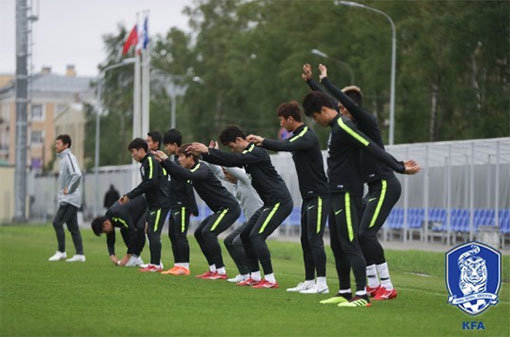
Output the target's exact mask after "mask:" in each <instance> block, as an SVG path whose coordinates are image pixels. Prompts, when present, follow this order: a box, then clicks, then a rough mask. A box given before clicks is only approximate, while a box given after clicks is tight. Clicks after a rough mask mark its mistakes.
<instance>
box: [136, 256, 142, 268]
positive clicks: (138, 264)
mask: <svg viewBox="0 0 510 337" xmlns="http://www.w3.org/2000/svg"><path fill="white" fill-rule="evenodd" d="M136 265H137V266H140V267H142V266H143V265H144V263H143V260H142V258H141V257H140V256H138V257H137V258H136Z"/></svg>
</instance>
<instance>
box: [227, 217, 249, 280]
mask: <svg viewBox="0 0 510 337" xmlns="http://www.w3.org/2000/svg"><path fill="white" fill-rule="evenodd" d="M247 225H248V223H247V222H245V223H244V224H242V225H241V226H239V227H237V228H236V229H235V230H234V231H233V232H232V233H230V234H229V235H228V236H227V237H226V238H225V240H224V241H223V243H224V244H225V247H227V250H228V252H229V254H230V256H231V257H232V260H234V263H235V264H236V266H237V269H238V270H239V274H241V275H246V274H249V273H250V270H249V269H248V264H247V262H246V253H245V252H244V246H243V242H242V241H241V232H242V231H243V230H244V229H245V228H246V226H247Z"/></svg>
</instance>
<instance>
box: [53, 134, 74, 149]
mask: <svg viewBox="0 0 510 337" xmlns="http://www.w3.org/2000/svg"><path fill="white" fill-rule="evenodd" d="M69 148H71V137H69V135H59V136H58V137H57V138H56V140H55V151H57V153H60V152H62V151H64V150H65V149H69Z"/></svg>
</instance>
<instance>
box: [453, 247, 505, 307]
mask: <svg viewBox="0 0 510 337" xmlns="http://www.w3.org/2000/svg"><path fill="white" fill-rule="evenodd" d="M500 285H501V253H500V252H498V251H497V250H496V249H494V248H492V247H490V246H487V245H484V244H482V243H479V242H468V243H465V244H463V245H460V246H458V247H455V248H453V249H451V250H450V251H448V252H447V253H446V287H447V289H448V293H449V295H450V296H449V297H448V303H450V304H451V305H456V306H457V307H459V309H461V310H462V311H464V312H466V313H468V314H470V315H478V314H479V313H481V312H483V311H484V310H486V309H487V308H488V307H489V306H490V305H491V304H492V305H496V304H497V303H498V292H499V287H500Z"/></svg>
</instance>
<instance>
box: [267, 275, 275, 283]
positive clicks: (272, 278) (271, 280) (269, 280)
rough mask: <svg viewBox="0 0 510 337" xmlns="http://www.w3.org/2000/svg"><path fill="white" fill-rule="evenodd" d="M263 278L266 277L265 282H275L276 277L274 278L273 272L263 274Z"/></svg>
mask: <svg viewBox="0 0 510 337" xmlns="http://www.w3.org/2000/svg"><path fill="white" fill-rule="evenodd" d="M264 278H265V279H266V281H267V282H271V283H276V279H275V278H274V274H273V273H271V274H267V275H264Z"/></svg>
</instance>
